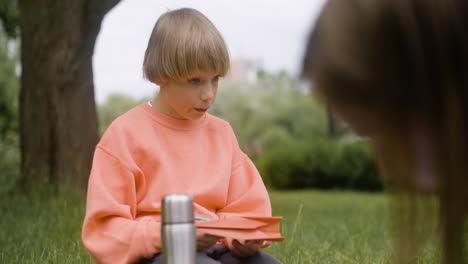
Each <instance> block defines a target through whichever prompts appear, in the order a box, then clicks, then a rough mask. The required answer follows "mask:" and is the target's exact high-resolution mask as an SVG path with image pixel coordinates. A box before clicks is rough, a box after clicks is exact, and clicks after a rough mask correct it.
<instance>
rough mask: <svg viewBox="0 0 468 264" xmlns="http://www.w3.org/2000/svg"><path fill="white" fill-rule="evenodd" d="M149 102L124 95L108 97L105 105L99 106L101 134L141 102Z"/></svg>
mask: <svg viewBox="0 0 468 264" xmlns="http://www.w3.org/2000/svg"><path fill="white" fill-rule="evenodd" d="M148 100H149V99H148V98H143V99H140V100H137V99H134V98H133V97H130V96H127V95H123V94H112V95H110V96H109V97H107V100H106V101H105V102H104V103H103V104H100V105H98V109H97V111H98V119H99V132H100V134H101V135H102V134H103V133H104V131H106V129H107V127H109V125H110V124H111V123H112V121H114V119H116V118H117V117H118V116H120V115H122V114H124V113H125V112H127V111H128V110H130V109H132V108H133V107H135V106H137V105H138V104H140V103H141V102H143V101H148Z"/></svg>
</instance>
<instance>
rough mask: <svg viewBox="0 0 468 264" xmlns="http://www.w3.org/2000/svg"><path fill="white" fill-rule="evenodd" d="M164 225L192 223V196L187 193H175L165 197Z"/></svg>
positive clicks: (163, 206) (163, 208)
mask: <svg viewBox="0 0 468 264" xmlns="http://www.w3.org/2000/svg"><path fill="white" fill-rule="evenodd" d="M162 222H163V224H175V223H192V222H193V202H192V196H191V195H190V194H186V193H175V194H168V195H166V196H164V198H163V201H162Z"/></svg>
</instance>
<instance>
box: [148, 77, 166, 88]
mask: <svg viewBox="0 0 468 264" xmlns="http://www.w3.org/2000/svg"><path fill="white" fill-rule="evenodd" d="M151 82H152V83H154V84H156V85H157V86H160V87H161V86H163V85H165V84H166V83H167V82H166V81H163V80H162V79H160V78H155V79H154V80H152V81H151Z"/></svg>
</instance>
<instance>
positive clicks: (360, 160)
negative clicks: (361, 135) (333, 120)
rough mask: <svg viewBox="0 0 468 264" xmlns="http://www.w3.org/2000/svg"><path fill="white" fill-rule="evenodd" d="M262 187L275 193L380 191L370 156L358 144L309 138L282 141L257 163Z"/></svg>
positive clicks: (363, 145)
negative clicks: (326, 190)
mask: <svg viewBox="0 0 468 264" xmlns="http://www.w3.org/2000/svg"><path fill="white" fill-rule="evenodd" d="M257 166H258V168H259V170H260V173H261V174H262V175H263V177H264V180H265V183H266V184H267V185H269V186H271V187H273V188H277V189H303V188H319V189H355V190H369V191H377V190H382V188H383V186H382V183H381V181H380V179H379V177H378V175H377V173H376V166H375V161H374V157H373V154H372V152H371V151H370V148H369V146H368V144H367V143H366V142H363V141H360V140H340V141H337V140H334V139H330V138H328V137H311V138H309V139H307V140H302V141H283V142H280V143H278V144H277V145H275V146H273V147H272V148H271V149H269V150H267V151H266V152H265V153H264V154H263V155H262V156H261V157H260V158H259V160H258V161H257Z"/></svg>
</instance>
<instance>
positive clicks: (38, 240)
mask: <svg viewBox="0 0 468 264" xmlns="http://www.w3.org/2000/svg"><path fill="white" fill-rule="evenodd" d="M271 199H272V204H273V214H274V215H281V216H283V217H284V220H283V223H282V233H283V235H284V236H285V237H286V240H285V241H284V242H282V243H273V245H272V246H270V247H269V248H267V252H269V253H270V254H272V255H274V256H276V257H277V258H278V259H280V260H281V261H282V262H283V263H285V264H299V263H360V264H364V263H369V264H370V263H372V264H377V263H390V260H391V252H392V243H391V235H390V232H389V230H390V228H389V227H390V223H389V221H390V215H389V211H388V208H389V205H388V203H389V199H388V197H387V196H386V195H385V194H368V193H355V192H320V191H291V192H276V191H275V192H271ZM0 212H1V214H2V216H1V218H0V263H31V264H33V263H93V261H92V260H91V259H90V258H89V256H88V254H87V252H86V251H85V249H84V248H83V246H82V244H81V241H80V228H81V221H82V219H83V214H84V200H83V197H82V196H81V195H79V194H77V193H74V192H66V193H63V194H61V195H59V197H58V198H49V197H40V196H37V197H35V198H34V199H26V198H25V197H22V196H19V195H14V196H10V197H2V198H1V201H0ZM418 263H438V261H437V260H436V257H435V253H434V251H427V252H426V254H425V255H423V256H422V257H421V258H420V260H419V261H418Z"/></svg>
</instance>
